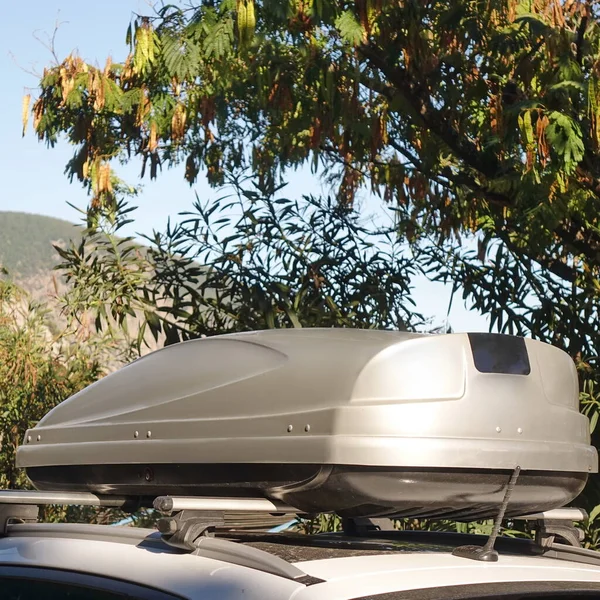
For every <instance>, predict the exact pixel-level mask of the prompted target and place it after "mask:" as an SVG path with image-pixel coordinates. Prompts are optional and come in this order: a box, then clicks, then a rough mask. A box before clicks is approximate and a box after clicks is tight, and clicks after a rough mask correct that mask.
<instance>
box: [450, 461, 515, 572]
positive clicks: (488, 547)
mask: <svg viewBox="0 0 600 600" xmlns="http://www.w3.org/2000/svg"><path fill="white" fill-rule="evenodd" d="M520 472H521V467H519V466H516V467H515V470H514V471H513V472H512V475H511V476H510V480H509V481H508V485H507V486H506V491H505V492H504V498H503V500H502V505H501V506H500V510H499V511H498V514H497V515H496V519H495V520H494V527H493V529H492V533H490V537H489V538H488V540H487V542H486V543H485V545H484V546H459V547H458V548H455V549H454V550H453V551H452V554H453V555H454V556H460V557H461V558H470V559H471V560H480V561H484V562H497V561H498V553H497V552H496V551H495V550H494V544H495V543H496V538H497V537H498V534H499V533H500V526H501V525H502V519H503V518H504V514H505V513H506V509H507V508H508V502H509V500H510V497H511V495H512V493H513V490H514V489H515V485H517V479H518V478H519V473H520Z"/></svg>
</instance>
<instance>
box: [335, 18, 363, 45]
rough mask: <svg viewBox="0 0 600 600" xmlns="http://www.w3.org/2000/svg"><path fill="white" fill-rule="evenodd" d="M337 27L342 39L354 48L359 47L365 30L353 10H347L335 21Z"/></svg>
mask: <svg viewBox="0 0 600 600" xmlns="http://www.w3.org/2000/svg"><path fill="white" fill-rule="evenodd" d="M335 26H336V27H337V29H338V30H339V32H340V35H341V37H342V39H343V40H344V41H345V42H347V43H348V44H351V45H352V46H357V45H359V44H360V43H361V42H362V40H363V36H364V33H365V32H364V29H363V28H362V26H361V24H360V23H359V22H358V20H357V19H356V16H355V15H354V13H353V12H352V11H351V10H345V11H344V12H343V13H342V14H341V15H340V16H339V17H338V18H337V19H336V21H335Z"/></svg>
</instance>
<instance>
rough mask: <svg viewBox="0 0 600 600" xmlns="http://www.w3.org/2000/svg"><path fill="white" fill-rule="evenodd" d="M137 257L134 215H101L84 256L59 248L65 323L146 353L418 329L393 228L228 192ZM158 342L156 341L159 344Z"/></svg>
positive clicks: (317, 207)
mask: <svg viewBox="0 0 600 600" xmlns="http://www.w3.org/2000/svg"><path fill="white" fill-rule="evenodd" d="M235 190H236V193H235V194H233V195H232V196H226V197H223V198H220V199H218V200H216V201H212V202H202V201H200V200H198V201H197V202H196V204H195V206H194V211H192V212H190V213H188V214H187V215H186V216H185V218H184V220H183V221H182V222H181V223H179V224H177V225H175V226H174V227H171V226H169V227H168V228H167V230H166V232H164V233H159V232H155V233H154V234H153V236H149V237H148V238H147V241H148V242H149V246H148V247H147V248H145V249H140V247H139V246H138V245H137V244H136V243H135V242H134V241H133V240H132V239H131V238H120V237H119V231H120V229H121V228H122V226H123V225H124V224H126V223H127V222H129V219H128V216H129V215H130V212H131V208H130V207H128V206H127V204H126V203H124V202H121V203H120V204H119V206H118V208H117V211H116V212H115V213H113V212H112V211H109V212H108V213H105V212H104V211H100V213H99V214H98V216H99V218H98V219H96V226H95V227H94V228H93V229H90V230H88V231H87V233H86V234H84V235H83V237H82V240H81V242H80V243H79V244H72V245H71V246H70V247H69V248H66V249H62V248H59V247H57V251H58V252H59V253H60V255H61V257H62V258H63V262H62V263H61V264H60V265H59V267H58V268H60V269H61V270H62V271H63V272H64V273H65V275H66V279H67V282H68V283H70V284H71V285H70V288H71V289H70V291H69V292H68V293H67V294H66V296H65V298H64V308H65V310H66V314H67V315H69V316H70V317H71V318H72V319H74V320H76V321H80V322H81V321H82V320H93V321H94V323H95V325H96V328H97V329H98V330H107V331H108V332H109V334H112V335H113V337H114V336H116V337H117V338H118V334H119V332H122V333H123V334H124V336H125V339H127V340H128V343H129V345H130V346H131V347H133V348H135V349H136V350H137V351H138V352H140V351H141V350H142V346H143V344H144V343H151V342H150V340H149V337H148V333H151V334H152V336H153V337H154V343H156V342H159V343H173V342H177V341H181V340H187V339H191V338H197V337H201V336H207V335H215V334H223V333H232V332H239V331H251V330H256V329H272V328H281V327H307V326H308V327H333V326H337V327H355V328H392V329H401V330H406V329H409V330H410V329H414V328H415V327H417V326H419V325H420V324H421V325H423V324H424V322H423V319H422V317H421V316H420V315H419V314H418V313H417V311H416V310H415V308H414V304H413V302H412V299H411V296H410V291H411V289H410V284H411V277H412V275H413V274H414V267H413V265H412V264H411V262H412V261H411V260H410V259H409V257H408V256H407V255H406V252H405V245H404V244H402V243H401V241H399V240H398V238H397V236H396V233H395V231H394V230H393V228H392V229H391V230H385V229H382V228H376V227H372V226H371V227H369V226H368V223H364V222H363V221H364V219H361V218H359V216H358V215H357V214H355V213H354V212H352V211H348V210H347V209H345V208H344V207H340V206H339V205H338V203H337V202H335V201H333V200H331V199H329V200H327V199H326V200H323V199H318V198H313V197H304V198H302V199H301V200H290V199H287V198H284V197H281V195H278V196H277V197H274V195H273V194H274V193H275V190H271V191H265V190H259V189H252V186H250V188H249V187H248V186H247V185H243V184H242V182H235ZM159 338H160V339H159Z"/></svg>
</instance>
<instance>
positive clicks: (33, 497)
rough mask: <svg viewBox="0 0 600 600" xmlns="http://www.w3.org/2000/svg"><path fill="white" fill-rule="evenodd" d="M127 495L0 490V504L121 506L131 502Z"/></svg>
mask: <svg viewBox="0 0 600 600" xmlns="http://www.w3.org/2000/svg"><path fill="white" fill-rule="evenodd" d="M131 501H132V498H129V497H127V496H102V495H97V494H92V493H89V492H38V491H33V490H0V506H2V505H6V504H17V505H22V506H25V505H30V506H42V505H48V504H61V505H65V506H66V505H74V506H75V505H76V506H105V507H110V508H122V507H123V506H125V505H127V504H129V503H131Z"/></svg>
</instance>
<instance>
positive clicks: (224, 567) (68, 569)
mask: <svg viewBox="0 0 600 600" xmlns="http://www.w3.org/2000/svg"><path fill="white" fill-rule="evenodd" d="M430 536H431V539H432V540H435V539H436V534H434V533H433V534H430ZM422 537H423V539H426V535H425V534H424V535H423V536H422ZM296 539H297V538H296ZM231 543H232V544H237V543H238V542H231ZM392 547H393V543H390V548H392ZM368 548H370V546H368V547H367V551H368V553H369V554H368V555H363V556H348V557H335V558H325V559H317V560H308V561H298V562H295V563H294V564H295V566H297V567H298V568H300V569H301V570H302V571H303V572H304V573H306V575H308V576H310V578H309V579H311V578H312V579H311V580H310V581H309V583H308V585H307V584H306V583H300V582H298V581H293V580H290V579H287V578H285V577H281V576H279V575H275V574H272V573H268V572H265V571H263V570H259V569H255V568H249V567H247V566H240V565H238V564H232V563H230V562H227V561H223V560H215V559H212V558H208V557H206V556H202V555H199V554H198V553H195V552H191V553H188V552H185V551H181V550H177V549H176V548H173V547H171V546H169V545H167V544H164V543H163V542H162V540H161V539H160V536H159V535H158V534H157V533H156V532H154V531H151V530H143V529H136V528H129V527H112V526H100V525H48V524H19V525H9V527H8V534H7V535H5V536H2V535H1V534H0V597H1V598H3V599H4V598H5V597H6V596H4V595H3V590H4V589H6V588H5V586H6V581H7V577H9V578H10V577H12V578H15V577H21V578H22V579H23V580H27V581H33V580H37V581H40V580H41V581H56V579H55V578H56V577H58V578H59V579H58V580H59V581H63V582H64V581H66V582H71V583H75V584H77V585H81V586H84V588H85V586H89V587H93V588H94V589H100V590H106V591H107V593H108V592H111V591H112V592H113V593H114V592H115V591H119V590H121V592H122V593H123V592H126V593H128V594H129V596H128V597H134V598H135V597H137V598H151V599H152V598H155V597H156V598H165V599H166V598H185V599H187V600H217V599H219V600H271V599H273V600H275V599H277V600H285V599H289V600H291V599H292V598H293V599H294V600H351V599H359V598H360V599H367V598H369V599H371V598H374V599H377V597H378V596H380V597H381V598H382V599H383V598H385V600H396V599H400V598H413V597H415V598H421V597H423V596H422V595H421V596H420V595H418V594H417V596H414V594H415V593H416V592H417V591H421V592H424V593H425V592H426V591H427V590H429V591H430V592H431V593H430V595H426V596H424V597H427V598H442V597H443V598H455V597H460V598H479V597H481V596H480V595H479V594H481V593H482V590H484V591H486V593H487V592H489V591H494V590H497V591H498V592H499V593H502V591H503V590H508V589H516V590H517V591H519V590H520V591H521V592H527V593H529V592H532V591H536V590H537V591H544V590H545V591H548V590H550V591H552V590H554V591H555V592H560V593H562V595H560V594H559V595H558V596H555V595H552V596H551V597H552V598H555V597H558V598H561V599H562V598H569V597H571V594H575V593H576V592H581V591H582V590H587V592H589V593H594V592H595V593H594V594H593V596H592V597H598V598H600V562H598V565H597V566H596V565H593V564H582V563H579V562H574V561H570V560H564V559H556V558H546V557H543V556H527V555H518V554H514V553H512V554H505V553H501V554H500V557H499V560H498V562H492V563H486V562H478V561H475V560H469V559H466V558H460V557H457V556H453V555H452V554H451V552H450V550H451V548H449V549H447V550H444V549H442V551H440V549H439V548H438V549H437V551H431V550H430V549H428V548H427V547H425V548H424V549H423V550H420V551H416V550H415V551H410V549H409V550H402V551H398V552H393V553H390V550H388V551H386V552H381V553H373V550H370V549H368ZM359 552H360V551H359ZM590 554H591V553H590ZM599 556H600V555H599ZM596 560H598V559H596ZM319 580H320V581H319ZM131 585H133V586H135V587H134V588H132V589H130V588H129V587H127V586H131ZM3 586H4V587H3ZM470 586H473V587H470ZM125 588H127V589H125ZM144 590H145V591H148V590H149V592H150V593H149V595H148V594H145V592H144ZM469 590H472V593H471V595H469ZM138 592H139V593H138ZM142 592H144V593H142ZM161 592H162V593H163V594H166V596H165V595H161V594H160V593H161ZM459 592H460V594H461V595H460V596H458V595H457V594H459ZM153 594H158V596H156V595H153ZM411 594H412V595H411ZM9 597H10V596H9ZM52 597H53V598H54V597H57V596H52ZM99 597H104V596H99ZM107 597H110V598H112V597H113V596H110V595H109V596H107ZM510 597H519V598H521V597H523V598H527V597H528V596H527V594H526V593H523V595H522V596H510Z"/></svg>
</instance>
